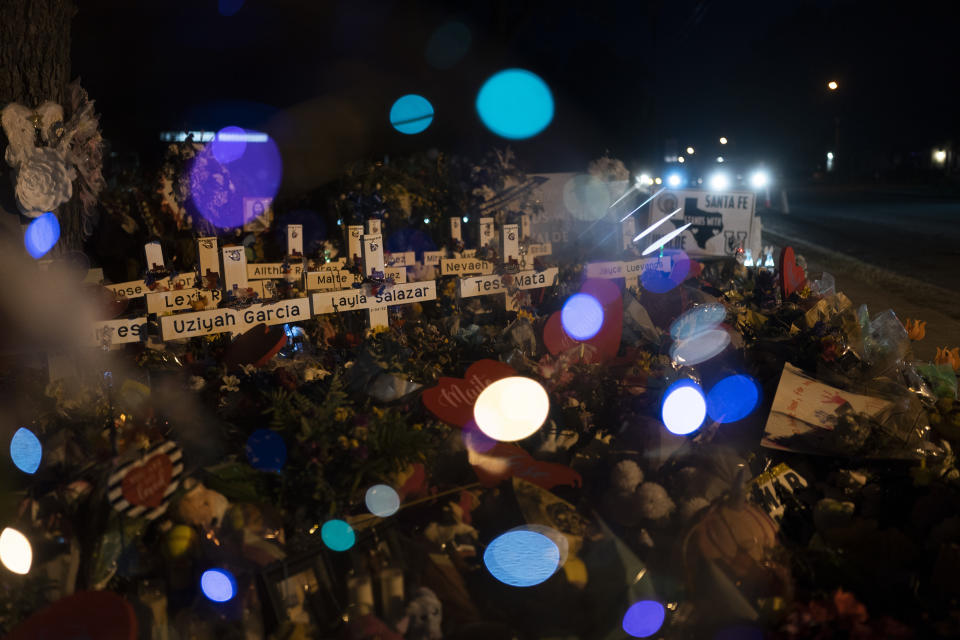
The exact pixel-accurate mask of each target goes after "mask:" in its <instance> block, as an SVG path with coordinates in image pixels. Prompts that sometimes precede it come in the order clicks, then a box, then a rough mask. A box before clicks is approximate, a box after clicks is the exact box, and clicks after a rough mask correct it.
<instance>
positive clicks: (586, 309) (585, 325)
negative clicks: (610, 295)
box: [560, 293, 603, 341]
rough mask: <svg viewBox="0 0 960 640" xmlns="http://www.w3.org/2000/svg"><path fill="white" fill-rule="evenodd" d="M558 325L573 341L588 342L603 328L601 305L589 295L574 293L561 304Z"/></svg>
mask: <svg viewBox="0 0 960 640" xmlns="http://www.w3.org/2000/svg"><path fill="white" fill-rule="evenodd" d="M560 324H562V325H563V330H564V331H566V332H567V335H568V336H570V337H571V338H573V339H574V340H580V341H583V340H589V339H590V338H592V337H593V336H595V335H597V333H599V331H600V328H601V327H602V326H603V305H601V304H600V301H599V300H597V299H596V298H594V297H593V296H592V295H590V294H589V293H575V294H573V295H572V296H570V297H569V298H567V301H566V302H564V303H563V309H561V310H560Z"/></svg>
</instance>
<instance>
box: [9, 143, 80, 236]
mask: <svg viewBox="0 0 960 640" xmlns="http://www.w3.org/2000/svg"><path fill="white" fill-rule="evenodd" d="M75 177H76V172H75V171H74V170H73V169H72V168H70V167H68V166H67V162H66V158H65V157H64V156H63V154H62V153H61V152H59V151H56V150H54V149H50V148H46V147H41V148H36V149H34V150H33V151H31V152H30V153H28V154H27V155H26V158H25V159H24V160H23V161H22V162H21V163H20V169H19V171H18V172H17V184H16V187H15V190H14V191H15V194H16V196H17V205H18V206H19V207H20V211H21V212H22V213H23V214H24V215H26V216H29V217H31V218H36V217H38V216H41V215H43V214H44V213H46V212H47V211H53V210H55V209H56V208H57V207H59V206H60V205H61V204H63V203H64V202H67V201H68V200H70V198H71V197H73V179H74V178H75Z"/></svg>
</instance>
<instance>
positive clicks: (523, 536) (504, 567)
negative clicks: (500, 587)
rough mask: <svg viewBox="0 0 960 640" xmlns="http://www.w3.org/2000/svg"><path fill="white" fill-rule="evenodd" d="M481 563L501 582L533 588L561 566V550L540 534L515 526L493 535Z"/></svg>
mask: <svg viewBox="0 0 960 640" xmlns="http://www.w3.org/2000/svg"><path fill="white" fill-rule="evenodd" d="M483 564H484V565H486V567H487V571H489V572H490V574H491V575H492V576H493V577H494V578H496V579H497V580H499V581H500V582H502V583H504V584H508V585H510V586H512V587H532V586H534V585H538V584H540V583H541V582H543V581H545V580H547V579H548V578H549V577H550V576H552V575H553V574H554V572H555V571H556V570H557V568H558V567H559V566H560V549H559V548H557V545H556V543H555V542H554V541H553V540H551V539H550V538H548V537H547V536H545V535H543V534H542V533H537V532H535V531H527V530H523V529H517V530H513V531H508V532H506V533H504V534H502V535H500V536H498V537H496V538H494V540H493V541H492V542H491V543H490V545H489V546H488V547H487V550H486V551H485V552H484V554H483Z"/></svg>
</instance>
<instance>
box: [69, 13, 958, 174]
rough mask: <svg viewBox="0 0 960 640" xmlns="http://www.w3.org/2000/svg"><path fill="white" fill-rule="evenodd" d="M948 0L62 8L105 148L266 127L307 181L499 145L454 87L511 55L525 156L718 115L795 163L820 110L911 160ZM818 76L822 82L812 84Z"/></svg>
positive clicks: (933, 102) (947, 20) (934, 94)
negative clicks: (526, 81) (424, 107)
mask: <svg viewBox="0 0 960 640" xmlns="http://www.w3.org/2000/svg"><path fill="white" fill-rule="evenodd" d="M134 4H135V6H131V5H134ZM220 4H223V5H231V4H232V5H236V4H240V3H239V2H237V0H232V1H231V0H220ZM950 7H951V3H946V2H943V3H932V2H926V1H924V0H920V1H915V2H910V3H902V2H897V3H882V2H881V3H878V2H854V1H850V2H826V1H796V0H776V1H759V0H748V1H742V2H720V1H709V0H700V1H691V0H672V1H662V2H661V1H644V0H631V1H629V2H597V1H595V0H594V1H591V2H576V3H571V2H553V3H547V2H523V1H518V0H494V1H490V2H422V1H421V2H417V1H394V2H390V1H381V2H374V1H372V0H342V1H338V2H323V1H319V2H314V1H312V0H311V1H302V2H293V1H292V0H246V2H244V3H242V6H241V7H240V9H239V11H237V12H236V13H235V14H234V15H231V16H224V15H221V13H220V11H219V10H218V2H217V0H202V1H198V0H190V1H178V0H162V1H161V0H149V1H140V2H136V3H131V2H129V1H128V0H88V1H86V2H81V3H80V10H79V13H78V14H77V16H76V18H75V20H74V24H73V75H74V76H76V75H79V76H81V77H82V79H83V83H84V85H85V86H86V88H87V89H88V90H89V92H90V95H91V96H92V97H93V98H95V99H96V100H97V103H98V108H99V110H100V112H101V113H102V114H103V126H104V130H105V135H106V137H107V138H108V139H109V140H110V141H111V143H112V145H113V149H114V151H117V152H119V153H123V152H127V151H136V152H138V153H139V154H141V155H147V154H149V153H150V152H151V150H152V149H155V148H156V149H159V144H160V143H159V140H158V135H159V133H160V131H163V130H176V129H194V130H195V129H203V128H207V129H219V128H221V127H223V126H227V125H231V124H233V125H239V126H246V127H251V128H261V129H263V128H265V129H266V130H268V131H269V132H270V133H271V134H272V135H273V136H274V138H275V139H277V141H278V143H279V144H280V146H281V150H282V152H283V154H284V159H285V164H286V168H287V178H288V180H289V181H292V182H294V183H298V184H302V185H304V186H306V185H310V184H316V183H318V182H320V181H322V180H323V179H325V178H327V177H329V176H330V175H332V174H334V173H335V172H336V171H337V170H338V168H341V167H342V166H343V163H344V162H345V161H347V160H350V159H355V158H362V157H369V156H379V155H383V154H397V153H404V152H409V151H412V150H417V149H424V148H428V147H434V146H435V147H439V148H441V149H447V150H451V151H460V152H466V153H477V152H480V151H483V150H485V149H487V148H489V147H490V146H492V145H495V144H501V143H502V142H503V141H502V140H499V139H498V138H496V137H495V136H494V135H492V134H490V133H489V132H487V131H486V130H485V129H484V128H483V126H482V124H481V123H480V121H479V119H478V118H477V116H476V112H475V110H474V108H473V101H474V98H475V96H476V92H477V90H478V89H479V87H480V85H481V84H482V82H483V81H484V80H485V79H486V78H487V77H489V76H490V75H491V74H493V73H495V72H496V71H498V70H500V69H503V68H507V67H512V66H519V67H524V68H527V69H530V70H532V71H534V72H535V73H537V74H539V75H540V76H541V77H543V78H544V79H545V80H546V82H547V83H548V84H549V85H550V87H551V88H552V90H553V92H554V97H555V100H556V116H555V118H554V121H553V123H552V124H551V125H550V127H549V128H548V129H547V130H546V131H545V132H543V133H542V134H541V135H539V136H537V137H536V138H533V139H532V140H529V141H522V142H514V143H512V144H513V146H514V147H515V148H516V150H517V151H518V153H519V156H520V158H521V160H522V161H523V162H524V164H526V165H527V168H529V169H532V170H537V171H563V170H582V169H583V168H584V165H585V163H586V162H587V161H588V160H590V159H592V158H595V157H598V156H600V155H602V154H603V153H604V152H605V151H608V150H609V152H610V153H611V155H614V156H616V157H619V158H621V159H623V160H624V161H625V162H626V163H627V166H628V167H629V168H631V169H634V170H638V169H639V168H641V167H643V166H648V165H650V164H652V163H657V162H660V161H662V160H663V155H664V141H665V140H666V139H669V138H674V139H676V140H677V141H678V143H679V144H680V146H681V147H685V146H687V145H688V144H692V145H693V146H695V147H698V152H700V153H701V157H703V156H705V155H711V154H712V155H715V152H716V151H717V150H718V148H719V145H718V144H717V142H716V141H717V139H718V138H719V136H720V135H725V136H727V137H728V138H730V140H731V141H732V142H733V143H734V145H733V146H731V147H728V148H727V149H725V150H724V151H725V152H726V153H729V154H733V153H735V154H737V155H738V156H742V157H744V158H749V159H750V160H751V161H753V160H766V161H767V162H769V163H771V164H774V165H775V166H778V167H779V168H780V170H781V171H784V172H794V173H797V174H805V173H810V172H812V171H814V170H815V169H816V167H817V165H818V163H822V158H823V154H824V151H825V149H828V148H831V147H832V146H833V141H834V135H835V118H837V117H839V118H840V125H841V126H840V137H841V146H840V149H841V151H842V153H843V157H844V159H845V160H846V161H847V162H846V163H845V166H844V169H845V170H846V171H847V172H848V175H850V176H851V177H852V176H854V175H860V174H863V175H867V174H871V175H872V174H873V172H874V171H876V170H878V169H885V168H888V167H889V166H892V165H893V164H896V163H902V162H904V161H907V162H909V159H910V158H911V157H913V158H916V159H917V161H918V162H921V161H922V162H926V161H928V158H929V154H930V150H931V149H932V147H933V146H938V145H939V146H942V145H945V144H948V143H949V142H950V141H951V140H952V139H954V138H955V136H956V132H957V129H958V118H960V115H958V113H960V109H958V101H957V72H956V68H955V65H956V55H955V53H956V48H957V46H956V37H955V35H954V34H955V32H956V27H957V24H958V23H957V21H956V19H955V18H954V15H953V13H954V12H953V10H952V9H951V8H950ZM225 8H226V9H229V7H225ZM449 20H459V21H461V22H462V23H464V24H465V25H467V27H468V28H469V29H470V31H471V36H472V38H471V46H470V48H469V51H468V52H467V53H466V55H465V56H464V57H463V58H462V60H461V61H460V62H459V63H458V64H456V65H455V66H453V67H452V68H450V69H435V68H433V67H432V66H430V65H429V64H428V63H427V61H426V59H425V56H424V51H425V48H426V44H427V41H428V40H429V38H430V36H431V34H432V33H433V32H434V31H435V30H436V29H437V28H438V27H439V26H440V25H442V24H443V23H445V22H446V21H449ZM831 79H836V80H837V81H838V82H839V83H840V85H841V89H840V90H839V91H837V92H829V91H827V88H826V83H827V81H828V80H831ZM405 93H419V94H422V95H424V96H426V97H427V98H428V99H430V100H431V101H432V102H433V105H434V108H435V110H436V118H435V120H434V122H433V124H432V125H431V126H430V128H429V129H427V131H426V132H424V133H423V134H420V135H417V136H404V135H402V134H399V133H397V132H395V131H393V129H392V128H391V127H390V125H389V122H388V117H387V114H388V111H389V108H390V105H391V103H392V102H393V100H395V99H396V98H397V97H399V96H400V95H403V94H405ZM911 153H913V154H917V155H915V156H911V155H910V154H911ZM294 166H295V167H296V168H295V169H293V167H294ZM291 169H292V170H291ZM288 186H289V185H288Z"/></svg>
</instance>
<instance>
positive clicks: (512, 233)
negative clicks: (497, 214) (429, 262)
mask: <svg viewBox="0 0 960 640" xmlns="http://www.w3.org/2000/svg"><path fill="white" fill-rule="evenodd" d="M502 235H503V238H502V242H501V245H500V246H501V252H502V255H503V264H504V265H510V264H511V263H510V260H511V259H513V260H515V261H516V262H515V263H514V268H519V264H520V262H519V261H520V258H521V254H520V225H516V224H508V225H504V227H503V229H502ZM494 237H495V233H494V228H493V218H481V219H480V238H481V242H482V244H481V246H483V247H486V246H489V245H490V244H491V243H492V242H493V240H494ZM464 262H467V261H466V260H462V259H461V260H457V261H446V260H445V261H444V263H447V264H448V265H449V266H448V267H447V269H448V271H449V272H453V270H454V268H455V267H457V266H459V265H460V264H462V263H464ZM473 262H475V263H477V264H476V265H475V266H474V268H479V269H481V273H483V272H486V273H488V274H489V275H480V276H474V277H468V278H462V279H461V280H460V297H461V298H470V297H474V296H485V295H493V294H497V293H503V294H505V295H504V306H505V308H506V310H507V311H518V310H519V309H520V300H519V295H518V294H519V291H520V290H526V289H540V288H543V287H550V286H553V285H554V284H555V282H556V279H557V274H558V269H557V268H556V267H551V268H549V269H545V270H543V271H530V270H518V271H516V272H515V273H510V274H506V275H499V274H493V273H492V271H493V267H494V265H493V264H492V263H490V262H487V261H484V260H474V261H473ZM445 266H446V265H445ZM467 266H469V265H467ZM464 271H466V269H465V270H464ZM508 276H509V277H510V279H511V280H512V283H511V285H509V286H508V285H507V284H506V282H505V278H507V277H508Z"/></svg>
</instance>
